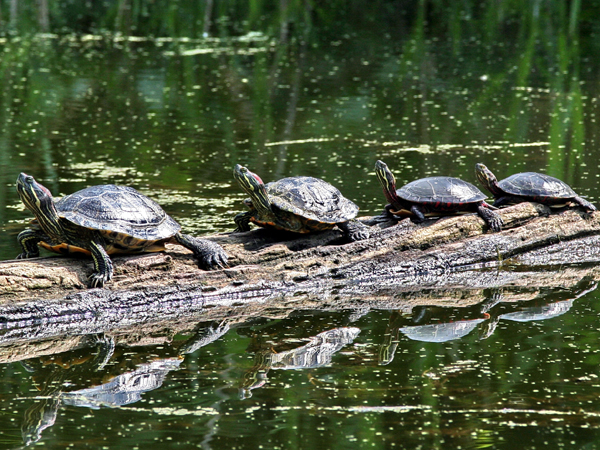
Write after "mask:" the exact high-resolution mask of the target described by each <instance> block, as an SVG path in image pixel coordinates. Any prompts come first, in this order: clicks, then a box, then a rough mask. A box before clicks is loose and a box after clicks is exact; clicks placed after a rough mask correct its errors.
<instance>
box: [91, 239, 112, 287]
mask: <svg viewBox="0 0 600 450" xmlns="http://www.w3.org/2000/svg"><path fill="white" fill-rule="evenodd" d="M89 250H90V253H91V254H92V259H93V260H94V273H93V274H91V275H90V276H89V277H88V280H89V285H90V287H93V288H96V287H102V286H104V284H105V283H106V282H108V281H110V280H111V279H112V277H113V273H114V269H113V263H112V261H111V259H110V256H108V253H106V250H105V249H104V246H103V245H102V244H101V243H100V242H99V241H97V240H94V241H92V242H91V243H90V248H89Z"/></svg>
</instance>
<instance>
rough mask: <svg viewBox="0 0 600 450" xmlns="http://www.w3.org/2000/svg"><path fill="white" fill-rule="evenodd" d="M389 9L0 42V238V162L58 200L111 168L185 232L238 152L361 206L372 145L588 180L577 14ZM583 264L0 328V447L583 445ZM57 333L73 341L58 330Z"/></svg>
mask: <svg viewBox="0 0 600 450" xmlns="http://www.w3.org/2000/svg"><path fill="white" fill-rule="evenodd" d="M574 3H577V2H574ZM544 17H545V16H544ZM544 20H545V19H544ZM409 22H410V24H411V26H407V27H405V28H402V29H400V28H398V29H396V28H393V27H391V26H389V24H386V26H385V27H382V29H381V30H377V29H376V30H375V32H374V31H373V28H372V27H371V28H369V30H371V31H367V30H366V29H365V30H360V29H358V30H352V29H348V27H343V26H342V25H339V24H338V26H339V27H340V28H343V32H336V31H335V30H328V31H327V32H324V33H322V34H320V35H319V37H318V38H311V39H306V40H296V41H291V42H286V41H282V40H280V39H275V38H273V37H272V36H271V35H269V34H263V33H258V32H250V33H238V34H235V35H234V36H229V35H219V37H214V36H209V37H206V38H186V39H177V38H127V37H123V36H120V35H117V36H114V35H111V34H102V35H100V34H78V35H73V34H68V35H53V34H44V35H35V36H32V37H29V38H17V37H14V36H13V37H12V38H10V39H7V40H4V41H2V42H0V47H1V48H2V51H3V55H4V56H3V58H2V60H1V61H0V79H1V82H2V86H3V90H2V95H1V96H0V226H1V227H2V231H3V233H0V258H1V259H3V260H5V259H10V258H13V257H15V256H16V255H17V254H18V253H19V252H20V250H19V248H18V245H17V243H16V235H17V234H18V233H19V232H20V231H21V230H22V229H23V228H24V226H25V223H26V221H27V220H30V219H31V218H32V216H31V214H30V213H29V212H27V211H25V210H24V208H23V207H22V205H21V204H20V201H19V199H18V197H17V194H16V191H15V186H14V183H15V180H16V177H17V175H18V173H19V172H26V173H28V174H30V175H33V176H35V177H36V178H37V179H38V180H39V181H41V182H42V183H43V184H44V185H46V186H47V187H48V188H49V189H50V190H51V191H52V192H53V193H54V195H56V196H57V197H59V196H62V195H66V194H69V193H72V192H74V191H76V190H78V189H82V188H84V187H87V186H90V185H95V184H104V183H117V184H126V185H130V186H133V187H135V188H137V189H139V190H140V191H141V192H143V193H144V194H146V195H148V196H150V197H151V198H153V199H155V200H156V201H158V202H159V203H160V204H161V205H163V207H164V208H165V209H166V210H167V212H168V213H169V214H171V215H172V216H173V217H175V218H176V219H177V220H178V221H180V222H181V224H182V226H183V228H184V230H185V231H186V232H189V233H193V234H208V233H215V232H227V231H231V230H232V229H233V228H234V225H233V216H234V215H235V214H236V213H238V212H240V211H243V204H242V203H241V201H242V200H243V198H244V195H243V194H242V192H241V191H240V189H239V187H238V186H236V184H235V182H234V180H233V179H232V176H231V171H232V168H233V166H234V165H235V164H238V163H239V164H243V165H246V166H247V167H248V168H250V169H251V170H253V171H255V172H257V173H258V174H259V175H260V176H261V177H262V178H263V179H264V180H265V181H271V180H274V179H277V178H280V177H283V176H293V175H308V176H316V177H319V178H323V179H325V180H327V181H329V182H331V183H333V184H335V185H336V186H337V187H339V188H340V190H341V191H342V192H343V193H344V194H345V195H346V196H347V197H348V198H350V199H352V200H354V201H355V202H356V203H357V204H358V205H359V206H360V208H361V214H363V215H371V214H377V213H379V212H380V211H381V209H382V208H383V206H384V203H385V202H384V199H383V196H382V194H381V190H380V188H379V186H378V182H377V179H376V177H375V174H374V172H373V166H374V163H375V161H376V160H377V159H382V160H384V161H385V162H386V163H387V164H388V166H389V167H390V168H391V169H392V170H393V171H394V173H395V175H396V178H397V179H398V182H399V183H406V182H409V181H412V180H414V179H417V178H420V177H423V176H429V175H449V176H456V177H460V178H463V179H464V180H467V181H470V182H473V183H475V184H476V179H475V176H474V165H475V163H477V162H483V163H485V164H486V165H488V167H490V168H491V169H492V170H494V171H495V172H496V174H497V175H498V177H500V178H502V177H505V176H508V175H510V174H512V173H515V172H517V171H541V172H545V173H549V174H551V175H554V176H557V177H559V178H561V179H563V180H564V181H566V182H568V183H569V184H570V185H571V186H572V187H573V188H574V189H575V190H576V191H577V192H578V193H579V194H581V195H584V196H587V197H588V199H589V200H590V201H595V202H598V201H599V200H600V194H599V193H598V192H599V191H598V189H597V184H598V178H599V177H600V169H599V168H598V164H597V163H596V161H597V160H598V158H599V156H600V146H599V142H598V137H597V136H598V133H597V126H596V120H597V119H596V117H597V115H598V101H597V99H598V81H597V77H596V74H597V73H598V72H597V67H598V61H596V57H595V56H594V55H595V54H598V53H597V52H596V53H594V52H593V51H591V50H594V49H595V45H596V44H595V42H598V40H597V39H595V38H594V34H593V32H590V33H589V34H588V35H585V36H583V35H582V37H581V39H580V40H579V41H577V42H575V41H574V40H573V39H569V36H570V35H569V32H571V31H572V30H571V31H570V28H569V27H568V24H566V25H565V27H563V28H560V27H558V28H557V29H554V28H552V27H551V26H550V25H551V24H552V23H553V22H552V21H550V22H543V21H542V22H543V23H545V24H546V27H545V28H539V29H537V28H535V27H533V26H532V27H529V28H528V27H524V28H522V29H521V31H520V32H519V30H517V29H516V28H518V27H516V26H514V27H511V26H507V27H506V29H505V33H503V36H502V39H493V38H492V39H489V38H488V39H486V38H485V36H482V35H480V34H478V33H475V32H473V33H471V34H469V33H467V32H465V34H464V35H462V36H461V35H460V33H459V34H458V35H457V34H451V31H452V30H450V31H448V30H445V29H444V30H442V31H439V30H432V29H429V28H427V26H426V25H425V21H424V18H423V17H422V16H418V17H417V18H416V19H414V21H409ZM549 24H550V25H549ZM523 30H525V31H523ZM378 31H381V32H378ZM455 31H456V30H455ZM463 31H464V30H463ZM542 33H546V34H545V35H544V34H542ZM450 35H452V38H449V36H450ZM594 273H595V272H594V271H592V272H591V274H586V275H582V279H581V281H579V282H578V283H576V284H574V285H569V286H551V287H545V288H535V287H529V288H524V289H522V290H521V291H519V290H517V291H515V290H514V289H513V290H511V289H509V288H507V287H503V286H498V289H496V290H490V292H487V291H486V292H484V293H483V294H482V300H484V301H483V302H481V303H479V304H474V305H473V306H471V307H469V308H461V309H459V308H452V307H450V306H449V305H446V306H445V307H441V306H437V307H433V306H432V307H426V305H425V306H423V307H420V308H412V309H411V308H409V309H407V310H399V311H392V310H382V309H375V310H373V311H355V310H350V311H343V310H336V311H297V312H292V313H290V312H288V313H286V314H283V315H282V316H281V317H264V318H258V319H256V320H253V321H251V322H246V321H242V322H236V321H231V320H229V321H228V320H224V321H218V322H214V323H213V322H211V323H203V320H202V318H201V317H199V318H198V322H199V324H198V329H197V331H198V333H199V334H198V335H196V336H194V334H193V333H192V330H187V331H186V332H178V333H175V332H169V330H165V332H164V333H162V334H161V333H158V334H157V335H151V336H143V337H139V342H138V343H137V344H135V339H134V338H132V337H131V336H127V335H126V333H125V334H118V333H114V336H113V335H111V333H107V336H104V335H101V336H98V335H96V336H87V337H83V336H75V337H65V336H62V337H60V339H58V338H57V341H58V342H53V343H52V344H48V349H47V350H45V351H39V348H40V346H41V347H43V346H44V345H46V344H44V343H41V344H40V343H35V342H32V343H30V346H27V347H26V348H25V349H22V350H20V352H25V353H23V354H27V353H26V351H32V349H38V350H36V351H35V352H33V353H34V354H35V357H32V358H24V357H19V356H15V354H11V353H10V352H9V350H7V349H10V348H11V347H10V345H14V342H13V343H11V342H8V341H3V343H2V345H0V350H3V351H4V353H2V352H1V351H0V354H2V355H5V356H4V358H5V359H4V361H6V363H4V364H2V365H0V371H1V372H2V379H3V380H4V382H3V383H2V385H1V386H0V435H1V438H0V447H2V448H7V449H9V448H18V447H20V446H22V445H24V444H29V445H32V446H33V445H40V446H44V447H46V448H64V447H65V446H69V445H75V446H77V447H78V448H79V447H86V448H103V447H106V448H111V449H113V448H115V449H116V448H124V449H125V448H127V449H131V448H147V447H148V446H149V445H152V444H155V445H160V448H165V449H167V448H194V447H199V448H213V449H219V448H223V449H225V448H226V449H244V448H271V449H278V448H297V449H304V448H306V449H313V448H323V449H325V448H331V449H338V448H352V449H356V448H365V449H366V448H410V449H417V448H423V449H430V448H457V449H458V448H466V449H475V448H497V449H524V448H527V449H534V448H573V449H575V448H576V449H581V448H586V449H593V448H600V434H599V433H598V431H597V430H598V428H599V427H600V421H599V417H600V402H599V400H598V398H599V397H600V396H599V395H598V394H599V386H600V384H599V383H598V369H597V367H598V362H599V361H600V357H599V355H598V349H599V347H598V344H597V343H598V342H599V340H600V339H599V338H600V336H598V330H600V323H599V319H598V306H597V305H598V298H597V297H598V294H597V291H595V290H594V289H595V286H596V285H595V282H594V280H595V279H596V278H597V275H594ZM557 283H558V281H557ZM468 288H469V287H468V286H465V289H468ZM415 295H416V296H417V297H418V295H419V294H418V293H417V294H415ZM448 295H449V296H450V297H452V296H455V297H456V298H460V297H461V295H463V294H462V293H461V292H454V293H449V294H448ZM413 300H414V299H413ZM1 337H2V336H0V338H1ZM69 338H77V339H79V341H78V344H77V345H67V344H66V343H65V344H64V349H63V350H60V348H61V347H60V346H61V345H63V344H62V342H63V341H62V340H64V342H68V339H69ZM111 338H113V339H111ZM202 344H203V345H202ZM67 349H68V350H67ZM18 354H21V353H19V352H17V355H18ZM7 355H8V356H7Z"/></svg>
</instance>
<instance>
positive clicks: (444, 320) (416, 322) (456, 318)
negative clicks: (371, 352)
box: [378, 306, 486, 365]
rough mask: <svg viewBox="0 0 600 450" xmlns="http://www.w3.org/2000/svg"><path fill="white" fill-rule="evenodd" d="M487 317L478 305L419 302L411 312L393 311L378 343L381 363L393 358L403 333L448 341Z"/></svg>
mask: <svg viewBox="0 0 600 450" xmlns="http://www.w3.org/2000/svg"><path fill="white" fill-rule="evenodd" d="M485 320H486V315H485V314H482V313H481V310H480V308H478V307H467V308H442V307H438V306H426V307H423V306H419V307H416V308H414V309H413V310H412V314H410V315H406V314H402V313H400V312H398V311H394V312H393V313H392V315H391V316H390V320H389V322H388V326H387V328H386V331H385V334H384V338H383V342H382V343H381V345H380V346H379V355H378V361H379V365H387V364H389V363H391V362H392V361H393V359H394V355H395V352H396V348H397V347H398V343H399V342H400V333H402V334H403V335H405V336H406V337H408V338H409V339H412V340H415V341H422V342H447V341H451V340H455V339H460V338H462V337H464V336H466V335H467V334H469V333H470V332H471V331H472V330H473V329H475V328H476V327H477V325H479V324H480V323H481V322H483V321H485Z"/></svg>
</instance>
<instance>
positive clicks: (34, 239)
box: [17, 228, 49, 259]
mask: <svg viewBox="0 0 600 450" xmlns="http://www.w3.org/2000/svg"><path fill="white" fill-rule="evenodd" d="M44 240H49V239H48V236H46V235H45V234H44V233H43V232H42V231H40V230H34V229H32V228H27V229H26V230H23V231H21V232H20V233H19V235H18V236H17V241H19V244H21V248H22V249H23V253H21V254H19V255H18V256H17V259H26V258H37V257H38V256H40V248H39V247H38V242H40V241H44Z"/></svg>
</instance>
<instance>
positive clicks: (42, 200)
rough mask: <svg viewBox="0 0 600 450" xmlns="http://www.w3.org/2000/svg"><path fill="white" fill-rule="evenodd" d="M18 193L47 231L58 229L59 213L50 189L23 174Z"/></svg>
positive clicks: (18, 181)
mask: <svg viewBox="0 0 600 450" xmlns="http://www.w3.org/2000/svg"><path fill="white" fill-rule="evenodd" d="M17 192H18V193H19V197H20V198H21V201H22V202H23V204H24V205H25V206H26V207H27V208H28V209H29V210H30V211H31V212H33V214H34V215H35V217H36V219H37V220H38V221H39V223H40V225H41V226H42V228H44V230H45V231H49V229H54V228H56V226H57V225H56V223H57V222H58V213H57V212H56V207H55V206H54V199H53V198H52V194H51V193H50V191H49V190H48V189H46V188H45V187H44V186H42V185H41V184H40V183H38V182H37V181H35V178H33V177H32V176H31V175H27V174H26V173H23V172H21V174H20V175H19V177H18V178H17Z"/></svg>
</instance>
